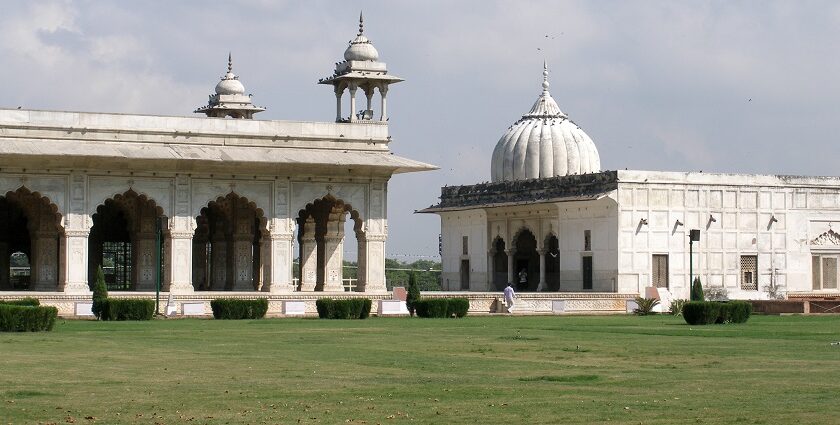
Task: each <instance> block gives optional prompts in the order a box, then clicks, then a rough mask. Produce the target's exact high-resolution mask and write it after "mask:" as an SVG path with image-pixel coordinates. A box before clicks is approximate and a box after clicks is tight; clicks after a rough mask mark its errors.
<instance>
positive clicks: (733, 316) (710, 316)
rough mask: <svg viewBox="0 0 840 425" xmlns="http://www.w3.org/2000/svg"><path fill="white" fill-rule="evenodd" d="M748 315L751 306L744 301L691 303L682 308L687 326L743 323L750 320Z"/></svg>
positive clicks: (750, 311)
mask: <svg viewBox="0 0 840 425" xmlns="http://www.w3.org/2000/svg"><path fill="white" fill-rule="evenodd" d="M750 314H752V304H750V303H747V302H744V301H730V302H726V303H721V302H714V301H691V302H688V303H686V304H685V306H683V318H684V319H685V321H686V323H688V324H689V325H711V324H714V323H744V322H746V321H747V320H748V319H749V318H750Z"/></svg>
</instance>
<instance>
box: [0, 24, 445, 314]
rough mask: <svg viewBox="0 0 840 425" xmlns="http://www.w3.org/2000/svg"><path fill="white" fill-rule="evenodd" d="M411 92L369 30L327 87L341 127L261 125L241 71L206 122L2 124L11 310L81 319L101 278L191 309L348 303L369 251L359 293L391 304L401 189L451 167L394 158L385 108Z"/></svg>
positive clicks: (213, 99) (95, 119)
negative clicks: (391, 229) (38, 307)
mask: <svg viewBox="0 0 840 425" xmlns="http://www.w3.org/2000/svg"><path fill="white" fill-rule="evenodd" d="M400 81H402V80H401V79H400V78H398V77H395V76H393V75H391V74H390V73H388V71H387V68H386V65H385V63H383V62H380V61H379V55H378V53H377V51H376V49H375V48H374V47H373V44H372V43H371V42H370V40H368V39H367V38H366V37H365V36H364V35H363V26H362V23H361V22H360V25H359V33H358V36H357V37H356V38H355V40H353V41H352V42H350V45H349V46H348V47H347V49H346V51H345V53H344V60H343V61H341V62H339V63H338V64H337V65H336V67H335V70H334V72H333V73H332V74H331V75H330V76H329V77H327V78H324V79H321V80H319V83H320V84H327V85H331V86H332V87H333V88H334V92H335V95H336V119H335V122H298V121H263V120H255V119H253V117H254V114H256V113H258V112H260V111H263V110H264V108H261V107H257V106H255V105H253V104H252V102H251V96H250V95H248V94H246V91H245V87H244V85H243V84H242V82H240V80H239V77H238V76H237V75H235V74H234V73H233V63H232V61H231V60H230V58H229V62H228V69H227V73H226V74H225V75H224V77H222V79H221V81H219V83H218V84H217V85H216V88H215V93H214V94H212V95H210V97H209V101H208V103H207V104H206V105H204V106H201V107H199V108H198V109H196V111H195V112H197V113H200V114H204V115H206V116H202V117H175V116H154V115H130V114H129V115H127V114H110V113H87V112H64V111H39V110H22V109H0V291H2V292H0V297H7V298H10V297H18V296H22V295H27V296H28V295H35V296H38V297H40V298H41V299H42V302H43V303H45V304H52V305H57V306H59V308H60V310H61V312H62V314H73V313H74V308H76V307H75V303H77V302H79V301H80V300H86V299H89V293H90V286H89V285H90V283H91V280H92V279H93V276H94V273H95V271H96V268H97V267H99V266H100V265H101V266H103V268H104V271H105V274H106V281H107V283H108V286H109V287H110V289H111V292H112V293H116V294H117V295H120V294H122V296H148V295H149V294H150V293H153V291H155V288H156V281H157V279H158V278H160V280H161V285H162V288H161V290H162V291H164V292H166V293H168V294H172V295H173V296H174V297H175V299H177V300H181V301H188V300H199V301H201V300H204V301H207V300H209V299H211V298H213V297H216V296H219V294H225V293H237V294H240V295H242V294H245V295H246V296H248V294H252V295H250V296H255V295H257V294H265V295H266V296H275V295H277V296H280V295H284V294H286V295H290V294H293V293H295V294H297V295H298V296H299V297H303V298H306V297H305V296H304V295H305V294H307V293H314V292H316V291H317V292H319V293H320V292H325V293H330V292H343V291H344V289H345V288H344V287H343V286H342V259H343V257H342V254H343V252H344V251H345V249H348V250H349V249H354V250H357V252H358V263H359V270H358V282H357V286H356V290H357V291H360V292H364V293H366V294H374V295H375V294H384V293H385V273H384V264H385V263H384V260H385V244H386V241H387V236H388V226H387V199H388V181H389V179H390V178H391V176H392V175H394V174H396V173H407V172H417V171H425V170H431V169H434V168H435V167H434V166H431V165H429V164H425V163H421V162H417V161H413V160H410V159H405V158H402V157H399V156H396V155H393V154H392V152H391V150H390V147H389V145H390V143H391V141H392V140H391V136H390V135H389V132H388V121H387V120H388V116H387V112H386V103H385V99H386V94H387V92H388V88H389V86H390V85H391V84H394V83H397V82H400ZM345 92H349V96H350V99H349V107H350V109H349V112H345V113H342V103H347V102H346V100H345V99H346V98H345V99H342V95H343V94H344V93H345ZM357 92H360V93H359V94H362V93H363V94H364V95H365V100H366V103H364V106H365V107H364V108H363V109H361V110H357V109H358V108H357V104H356V95H357ZM375 92H378V93H379V99H380V102H379V103H378V104H374V103H373V102H372V100H373V97H374V94H375ZM374 108H376V109H378V111H374ZM347 220H351V221H352V222H353V226H352V229H353V232H354V233H355V235H353V236H355V238H350V239H355V241H356V246H355V247H345V236H348V235H345V234H344V229H345V226H344V224H345V222H346V221H347ZM295 241H296V242H297V243H295ZM295 246H297V247H298V249H299V252H298V254H299V256H300V266H299V267H300V272H299V276H300V279H299V280H297V279H295V278H293V275H294V273H293V268H294V267H295V266H294V265H293V259H294V257H295V256H296V255H295V253H294V252H293V249H294V247H295ZM159 256H160V258H159ZM158 261H160V263H161V265H160V269H158V266H157V264H158ZM12 263H14V264H12ZM20 264H24V265H25V266H20ZM26 269H28V270H26ZM21 272H23V273H21ZM27 272H28V276H27V275H26V274H27ZM121 291H126V292H121ZM168 294H167V295H168ZM313 299H314V298H313ZM272 309H275V306H272Z"/></svg>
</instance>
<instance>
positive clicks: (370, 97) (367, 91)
mask: <svg viewBox="0 0 840 425" xmlns="http://www.w3.org/2000/svg"><path fill="white" fill-rule="evenodd" d="M365 97H366V98H367V109H365V110H366V111H370V110H371V109H373V104H372V102H373V87H370V88H368V89H365ZM370 118H371V119H373V116H371V117H370Z"/></svg>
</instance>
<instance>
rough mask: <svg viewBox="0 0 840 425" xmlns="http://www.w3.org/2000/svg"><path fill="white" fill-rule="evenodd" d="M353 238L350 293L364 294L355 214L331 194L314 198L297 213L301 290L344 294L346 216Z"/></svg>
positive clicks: (361, 236) (364, 266) (360, 227)
mask: <svg viewBox="0 0 840 425" xmlns="http://www.w3.org/2000/svg"><path fill="white" fill-rule="evenodd" d="M348 216H349V217H350V220H352V223H353V233H354V234H355V237H356V238H355V239H356V252H357V266H358V267H357V269H356V276H357V278H358V281H357V282H356V286H355V288H354V290H356V291H364V290H365V281H364V276H366V271H367V258H366V255H365V249H364V244H365V233H364V230H363V225H362V223H363V221H362V219H361V215H360V214H359V212H358V211H357V210H356V209H354V208H353V206H352V205H350V204H347V203H345V202H344V201H343V200H341V199H336V198H335V197H333V196H331V195H327V196H325V197H324V198H321V199H318V200H316V201H314V202H312V203H311V204H307V205H306V208H304V209H302V210H300V212H299V213H298V219H297V222H298V238H297V242H298V246H299V252H300V257H299V258H300V261H299V268H300V290H301V291H344V290H345V285H344V267H343V266H344V245H345V236H346V234H345V223H346V220H347V217H348Z"/></svg>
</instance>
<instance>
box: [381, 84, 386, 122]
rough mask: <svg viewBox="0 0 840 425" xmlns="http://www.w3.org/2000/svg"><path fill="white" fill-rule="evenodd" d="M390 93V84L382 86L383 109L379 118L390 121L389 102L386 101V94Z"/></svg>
mask: <svg viewBox="0 0 840 425" xmlns="http://www.w3.org/2000/svg"><path fill="white" fill-rule="evenodd" d="M387 94H388V86H384V87H380V88H379V97H380V100H381V101H382V110H381V111H380V115H379V120H380V121H388V109H387V106H388V105H387V104H386V103H385V96H386V95H387Z"/></svg>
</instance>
